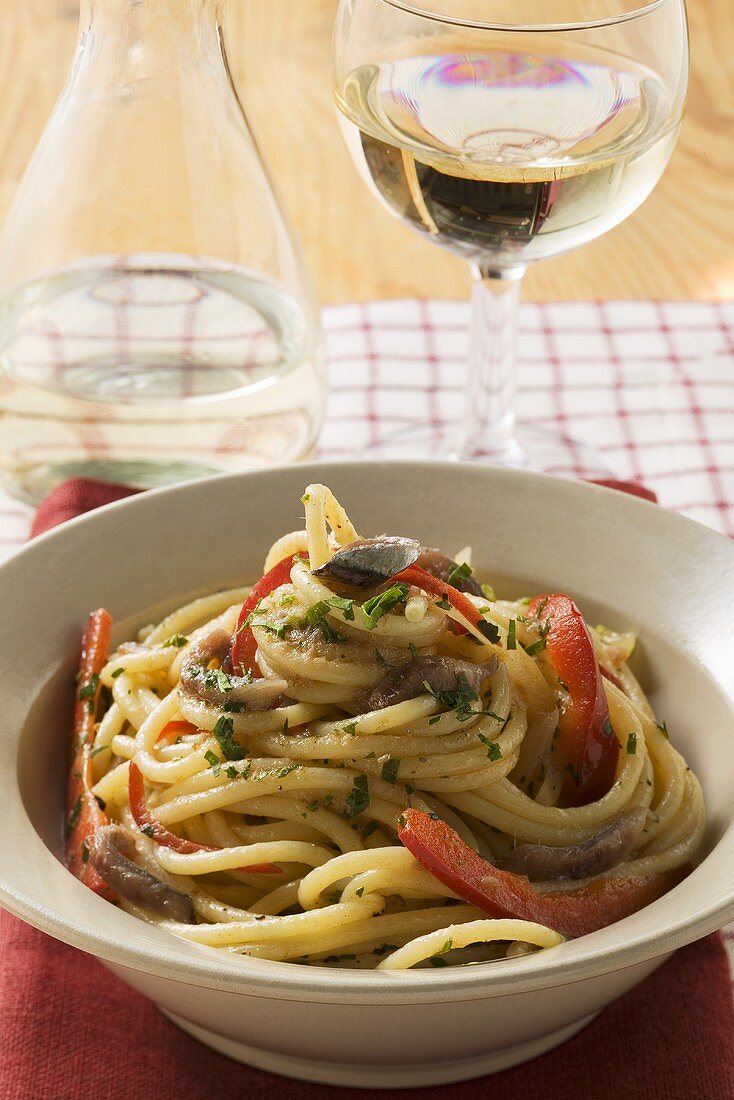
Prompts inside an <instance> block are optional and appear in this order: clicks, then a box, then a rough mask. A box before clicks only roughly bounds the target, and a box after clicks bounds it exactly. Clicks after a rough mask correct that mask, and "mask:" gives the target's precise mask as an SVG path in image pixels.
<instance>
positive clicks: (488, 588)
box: [482, 584, 497, 602]
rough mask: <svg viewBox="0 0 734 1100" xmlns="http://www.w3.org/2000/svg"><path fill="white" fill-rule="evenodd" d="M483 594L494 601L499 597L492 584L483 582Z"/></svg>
mask: <svg viewBox="0 0 734 1100" xmlns="http://www.w3.org/2000/svg"><path fill="white" fill-rule="evenodd" d="M482 595H483V596H484V598H485V599H487V600H492V602H494V601H495V600H496V599H497V597H496V595H495V591H494V588H492V585H491V584H483V585H482Z"/></svg>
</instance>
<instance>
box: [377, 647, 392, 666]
mask: <svg viewBox="0 0 734 1100" xmlns="http://www.w3.org/2000/svg"><path fill="white" fill-rule="evenodd" d="M375 660H376V661H377V663H378V665H380V666H381V667H382V668H386V669H388V671H391V670H392V669H394V668H396V667H397V666H396V665H391V664H390V662H389V661H388V659H387V657H383V655H382V654H381V653H380V651H379V649H377V648H375Z"/></svg>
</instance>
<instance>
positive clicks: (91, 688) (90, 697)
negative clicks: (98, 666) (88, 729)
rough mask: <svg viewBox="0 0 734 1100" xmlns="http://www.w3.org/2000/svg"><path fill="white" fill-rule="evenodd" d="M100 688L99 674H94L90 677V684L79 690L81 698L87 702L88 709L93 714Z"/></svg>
mask: <svg viewBox="0 0 734 1100" xmlns="http://www.w3.org/2000/svg"><path fill="white" fill-rule="evenodd" d="M98 687H99V673H98V672H93V673H92V675H91V676H90V677H89V681H88V683H86V684H84V685H83V686H82V687H80V688H79V698H80V699H86V700H87V707H88V709H89V713H90V714H91V713H92V711H93V710H94V697H95V695H96V694H97V688H98Z"/></svg>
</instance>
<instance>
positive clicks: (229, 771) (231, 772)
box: [224, 764, 239, 779]
mask: <svg viewBox="0 0 734 1100" xmlns="http://www.w3.org/2000/svg"><path fill="white" fill-rule="evenodd" d="M224 774H225V775H226V776H228V777H229V779H236V778H237V776H238V775H239V772H238V771H237V769H236V768H235V767H234V766H233V765H232V764H230V765H229V767H228V768H225V769H224Z"/></svg>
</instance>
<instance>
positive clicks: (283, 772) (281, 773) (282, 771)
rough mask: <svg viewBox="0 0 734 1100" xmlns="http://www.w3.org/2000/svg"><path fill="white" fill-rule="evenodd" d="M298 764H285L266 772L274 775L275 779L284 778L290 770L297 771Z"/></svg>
mask: <svg viewBox="0 0 734 1100" xmlns="http://www.w3.org/2000/svg"><path fill="white" fill-rule="evenodd" d="M300 766H301V765H300V764H286V766H285V767H284V768H278V769H277V770H276V771H274V772H269V773H268V774H269V775H273V776H275V778H276V779H285V777H286V776H287V775H290V774H291V772H295V771H298V769H299V768H300Z"/></svg>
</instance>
